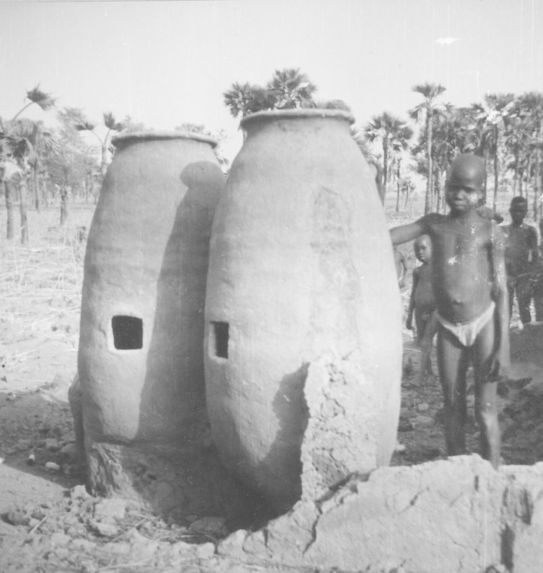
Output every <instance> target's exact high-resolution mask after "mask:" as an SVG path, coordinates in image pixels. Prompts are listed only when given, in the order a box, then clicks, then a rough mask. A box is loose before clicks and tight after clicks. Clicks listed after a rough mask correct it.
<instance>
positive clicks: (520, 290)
mask: <svg viewBox="0 0 543 573" xmlns="http://www.w3.org/2000/svg"><path fill="white" fill-rule="evenodd" d="M515 290H516V291H517V303H518V312H519V314H520V320H521V321H522V324H529V323H530V322H531V321H532V317H531V314H530V302H531V301H532V292H533V289H532V282H531V280H530V277H522V278H519V279H517V286H516V289H515Z"/></svg>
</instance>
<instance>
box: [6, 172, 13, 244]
mask: <svg viewBox="0 0 543 573" xmlns="http://www.w3.org/2000/svg"><path fill="white" fill-rule="evenodd" d="M4 192H5V196H6V216H7V219H6V239H13V235H14V229H15V223H14V219H15V216H14V213H15V210H14V206H13V183H12V182H11V181H4Z"/></svg>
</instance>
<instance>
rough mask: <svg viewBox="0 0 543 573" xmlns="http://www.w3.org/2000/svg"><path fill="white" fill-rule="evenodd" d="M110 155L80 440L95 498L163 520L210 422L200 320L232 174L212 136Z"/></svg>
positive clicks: (96, 222)
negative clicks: (158, 514)
mask: <svg viewBox="0 0 543 573" xmlns="http://www.w3.org/2000/svg"><path fill="white" fill-rule="evenodd" d="M114 144H115V146H116V148H117V151H116V154H115V157H114V159H113V162H112V164H111V165H110V167H109V169H108V172H107V175H106V177H105V180H104V184H103V188H102V191H101V194H100V199H99V202H98V205H97V207H96V212H95V215H94V219H93V221H92V226H91V229H90V232H89V240H88V245H87V252H86V257H85V269H84V281H83V296H82V309H81V334H80V342H79V355H78V371H79V379H80V391H79V396H80V407H79V411H80V413H81V420H79V422H80V424H79V429H80V432H79V434H80V435H79V437H80V438H81V437H83V439H84V449H85V455H86V461H87V467H88V479H89V482H90V485H91V487H92V488H93V489H94V490H95V491H98V492H100V493H105V494H112V493H120V494H121V495H126V496H128V497H134V496H136V497H138V496H139V497H141V498H142V499H145V500H146V501H148V502H149V503H150V504H151V505H152V506H153V507H155V508H159V509H167V507H168V506H169V505H175V504H176V503H177V502H179V497H178V495H177V493H176V487H177V485H178V483H177V482H178V481H179V480H181V479H182V477H180V475H179V473H178V472H179V471H183V468H182V466H183V463H182V461H180V460H182V459H183V456H186V455H190V453H191V452H192V450H193V448H194V447H195V443H196V442H197V440H198V435H197V434H198V432H200V431H201V429H202V428H201V426H202V424H203V423H205V420H206V416H205V391H204V374H203V368H204V367H203V354H202V340H203V330H204V314H203V311H204V301H205V286H206V276H207V268H208V250H209V237H210V231H211V224H212V219H213V215H214V212H215V208H216V204H217V201H218V199H219V195H220V193H221V191H222V188H223V186H224V175H223V173H222V171H221V170H220V168H219V165H218V162H217V159H216V157H215V154H214V151H213V148H214V145H215V142H214V141H212V140H210V139H208V138H206V137H204V136H199V135H193V134H184V133H180V132H173V133H162V132H142V133H132V134H127V135H120V136H118V137H117V138H115V139H114ZM74 394H77V392H75V393H72V395H74ZM76 410H77V407H76ZM76 423H77V420H76ZM81 434H83V436H81ZM180 495H181V494H180Z"/></svg>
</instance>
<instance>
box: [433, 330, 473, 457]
mask: <svg viewBox="0 0 543 573" xmlns="http://www.w3.org/2000/svg"><path fill="white" fill-rule="evenodd" d="M437 363H438V368H439V379H440V381H441V387H442V388H443V399H444V402H445V408H444V414H445V415H444V419H445V443H446V444H447V453H448V454H449V455H451V456H453V455H458V454H463V453H465V452H466V437H465V430H464V427H465V423H466V372H467V369H468V364H469V350H468V349H467V348H464V347H463V346H462V345H461V344H460V343H459V342H458V340H457V339H456V338H455V336H454V335H453V334H451V333H450V332H449V331H448V330H447V329H445V328H443V326H441V325H439V327H438V333H437Z"/></svg>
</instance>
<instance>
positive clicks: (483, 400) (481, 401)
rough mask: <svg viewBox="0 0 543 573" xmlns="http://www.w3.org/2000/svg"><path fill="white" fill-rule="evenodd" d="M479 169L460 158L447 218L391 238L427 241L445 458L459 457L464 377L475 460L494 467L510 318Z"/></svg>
mask: <svg viewBox="0 0 543 573" xmlns="http://www.w3.org/2000/svg"><path fill="white" fill-rule="evenodd" d="M484 179H485V166H484V161H483V160H482V159H481V158H480V157H477V156H475V155H470V154H462V155H459V156H458V157H457V158H456V159H455V160H454V161H453V163H452V165H451V169H450V172H449V176H448V179H447V183H446V190H445V192H446V196H445V197H446V201H447V204H448V205H449V209H450V211H449V213H448V214H447V215H440V214H437V213H430V214H428V215H425V216H424V217H422V218H420V219H419V220H418V221H415V222H414V223H410V224H407V225H402V226H400V227H396V228H394V229H392V230H391V232H390V233H391V238H392V242H393V243H394V244H399V243H404V242H406V241H411V240H413V239H416V238H417V237H419V236H420V235H423V234H427V235H429V236H430V238H431V240H432V248H433V256H432V262H431V273H432V287H433V291H434V297H435V301H436V308H437V312H436V318H437V321H438V340H437V359H438V367H439V377H440V380H441V385H442V388H443V394H444V401H445V410H444V413H445V441H446V444H447V452H448V454H449V455H455V454H462V453H465V449H466V447H465V434H464V425H465V419H466V372H467V368H468V365H469V362H470V360H471V361H472V363H473V369H474V376H475V416H476V419H477V423H478V425H479V427H480V434H481V454H482V455H483V457H485V458H486V459H488V460H490V462H491V463H492V465H493V466H494V467H497V466H498V464H499V461H500V431H499V427H498V415H497V407H496V386H497V384H496V381H497V379H498V375H499V374H503V373H504V372H505V371H506V369H507V368H508V367H509V312H508V302H507V290H506V289H507V286H506V278H505V264H504V256H503V251H504V246H503V237H502V233H501V230H500V229H499V228H498V226H497V225H496V223H495V222H494V221H489V220H488V219H486V218H484V217H481V216H480V215H479V214H478V213H477V206H478V202H479V200H480V197H481V195H482V186H483V182H484Z"/></svg>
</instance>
